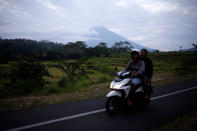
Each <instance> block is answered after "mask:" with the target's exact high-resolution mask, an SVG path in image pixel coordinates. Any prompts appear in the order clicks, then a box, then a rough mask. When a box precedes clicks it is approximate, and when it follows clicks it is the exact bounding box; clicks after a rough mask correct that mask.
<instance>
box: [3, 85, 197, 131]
mask: <svg viewBox="0 0 197 131" xmlns="http://www.w3.org/2000/svg"><path fill="white" fill-rule="evenodd" d="M195 100H197V81H190V82H185V83H181V84H175V85H170V86H165V87H155V88H154V94H153V96H152V100H151V103H150V105H149V106H148V107H147V108H146V109H137V108H131V109H127V110H123V111H121V112H120V113H119V114H117V115H116V116H109V115H108V114H107V113H106V111H105V109H104V108H105V101H106V98H105V97H102V98H98V99H91V100H85V101H78V102H69V103H61V104H55V105H49V106H46V107H38V108H32V109H25V110H20V111H8V112H1V113H0V130H3V131H4V130H13V131H16V130H29V131H31V130H32V131H45V130H47V131H53V130H58V131H61V130H62V131H65V130H66V131H78V130H82V131H83V130H84V131H92V130H94V131H97V130H98V131H101V130H102V131H105V130H113V131H120V130H132V131H135V130H149V129H150V128H152V127H154V126H156V125H160V124H162V123H164V122H167V121H169V120H171V119H174V118H176V117H177V116H179V115H181V114H184V113H186V112H189V111H192V110H193V109H197V102H196V101H195Z"/></svg>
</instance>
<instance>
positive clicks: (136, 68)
mask: <svg viewBox="0 0 197 131" xmlns="http://www.w3.org/2000/svg"><path fill="white" fill-rule="evenodd" d="M125 70H127V71H129V70H130V71H131V73H138V77H140V76H143V74H144V71H145V64H144V62H143V61H141V60H137V61H134V60H133V61H131V62H130V63H129V64H128V66H127V67H126V68H125Z"/></svg>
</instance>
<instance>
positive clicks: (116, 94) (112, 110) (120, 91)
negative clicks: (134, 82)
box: [106, 70, 152, 115]
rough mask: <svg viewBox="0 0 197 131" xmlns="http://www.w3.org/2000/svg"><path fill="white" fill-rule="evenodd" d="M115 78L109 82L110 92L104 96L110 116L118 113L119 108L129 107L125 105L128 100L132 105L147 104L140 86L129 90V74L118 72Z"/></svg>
mask: <svg viewBox="0 0 197 131" xmlns="http://www.w3.org/2000/svg"><path fill="white" fill-rule="evenodd" d="M117 76H118V77H117V78H115V79H114V80H113V81H112V82H111V85H110V88H111V91H110V92H109V93H108V94H107V95H106V97H107V101H106V111H107V112H108V113H109V114H110V115H113V114H116V113H118V112H119V111H120V109H121V107H125V106H129V105H128V104H127V103H128V99H130V100H131V102H132V104H133V105H138V106H147V105H148V104H149V102H150V99H148V100H147V99H145V94H144V88H143V86H142V84H140V85H138V86H136V87H135V89H134V90H131V80H130V76H131V73H130V72H127V71H126V70H123V71H120V72H118V73H117ZM130 90H131V91H130ZM151 92H152V88H151ZM150 95H151V93H149V96H150ZM149 98H150V97H149Z"/></svg>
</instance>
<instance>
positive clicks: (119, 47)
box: [112, 41, 133, 53]
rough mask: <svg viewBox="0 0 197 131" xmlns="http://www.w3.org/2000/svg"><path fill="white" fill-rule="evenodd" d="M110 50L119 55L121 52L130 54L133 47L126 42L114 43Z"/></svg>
mask: <svg viewBox="0 0 197 131" xmlns="http://www.w3.org/2000/svg"><path fill="white" fill-rule="evenodd" d="M112 48H113V49H114V50H116V51H117V52H119V53H123V52H130V51H131V50H132V48H133V46H132V45H131V43H129V42H127V41H124V42H122V41H120V42H116V43H115V44H114V45H113V47H112Z"/></svg>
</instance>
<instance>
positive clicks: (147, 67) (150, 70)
mask: <svg viewBox="0 0 197 131" xmlns="http://www.w3.org/2000/svg"><path fill="white" fill-rule="evenodd" d="M140 59H141V60H142V61H144V63H145V72H144V75H147V76H148V78H149V79H150V78H152V76H153V63H152V61H151V60H150V59H149V58H148V57H144V58H140Z"/></svg>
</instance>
